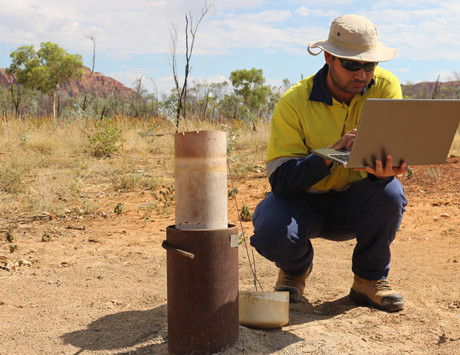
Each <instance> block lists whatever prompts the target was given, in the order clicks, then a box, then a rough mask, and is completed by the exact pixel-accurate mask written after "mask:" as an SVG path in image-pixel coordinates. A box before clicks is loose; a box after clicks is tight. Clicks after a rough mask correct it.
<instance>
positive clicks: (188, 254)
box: [163, 225, 239, 355]
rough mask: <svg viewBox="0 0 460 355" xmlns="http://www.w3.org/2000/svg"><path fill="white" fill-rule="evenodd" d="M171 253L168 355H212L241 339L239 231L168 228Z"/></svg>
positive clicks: (168, 271) (231, 227)
mask: <svg viewBox="0 0 460 355" xmlns="http://www.w3.org/2000/svg"><path fill="white" fill-rule="evenodd" d="M166 236H167V239H166V240H165V241H164V242H163V247H164V248H165V249H166V250H167V258H166V259H167V261H166V263H167V283H168V287H167V289H168V290H167V293H168V349H169V353H170V354H177V355H179V354H187V355H190V354H200V355H201V354H203V355H205V354H213V353H216V352H220V351H223V350H225V349H227V348H230V347H232V346H233V345H234V344H235V343H236V342H237V340H238V336H239V324H238V323H239V321H238V316H239V312H238V310H239V304H238V228H237V227H236V226H234V225H229V226H227V228H225V229H217V230H185V229H177V228H176V227H175V226H169V227H168V228H167V229H166Z"/></svg>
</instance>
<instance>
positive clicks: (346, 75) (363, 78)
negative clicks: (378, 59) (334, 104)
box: [326, 53, 374, 101]
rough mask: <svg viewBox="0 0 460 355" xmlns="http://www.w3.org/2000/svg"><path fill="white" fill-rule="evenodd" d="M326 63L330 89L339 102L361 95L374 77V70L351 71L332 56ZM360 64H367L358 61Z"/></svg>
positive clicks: (327, 58)
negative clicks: (344, 98)
mask: <svg viewBox="0 0 460 355" xmlns="http://www.w3.org/2000/svg"><path fill="white" fill-rule="evenodd" d="M328 54H329V53H328ZM326 62H327V63H328V64H329V80H328V86H329V87H328V88H329V89H330V90H331V94H332V96H334V97H335V98H336V99H339V100H341V99H343V97H353V96H354V95H355V94H359V93H361V92H362V91H363V90H364V89H365V88H366V87H367V86H368V85H369V83H370V81H371V80H372V77H373V76H374V70H369V71H366V70H364V68H361V69H359V70H357V71H351V70H348V69H345V68H344V67H343V65H342V63H341V62H340V60H339V58H336V57H334V56H332V55H329V56H328V57H326ZM358 63H361V64H364V63H366V62H360V61H358ZM345 101H347V100H345Z"/></svg>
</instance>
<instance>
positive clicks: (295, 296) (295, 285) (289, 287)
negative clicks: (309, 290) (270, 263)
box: [275, 264, 313, 303]
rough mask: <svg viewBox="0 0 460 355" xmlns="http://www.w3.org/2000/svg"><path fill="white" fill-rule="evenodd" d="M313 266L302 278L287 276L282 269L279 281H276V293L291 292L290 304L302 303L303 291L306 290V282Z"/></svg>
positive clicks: (311, 266)
mask: <svg viewBox="0 0 460 355" xmlns="http://www.w3.org/2000/svg"><path fill="white" fill-rule="evenodd" d="M312 268H313V264H311V265H310V267H309V268H308V270H307V271H306V272H305V273H304V274H302V275H300V276H292V275H288V274H286V273H285V272H284V271H283V269H280V271H279V274H278V281H276V286H275V291H289V302H291V303H298V302H302V296H303V291H304V290H305V281H306V280H307V277H308V275H310V273H311V269H312Z"/></svg>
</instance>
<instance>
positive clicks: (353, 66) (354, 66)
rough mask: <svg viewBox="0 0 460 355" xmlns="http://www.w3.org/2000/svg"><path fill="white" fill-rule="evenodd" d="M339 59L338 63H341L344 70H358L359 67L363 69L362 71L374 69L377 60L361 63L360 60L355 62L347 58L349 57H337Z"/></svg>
mask: <svg viewBox="0 0 460 355" xmlns="http://www.w3.org/2000/svg"><path fill="white" fill-rule="evenodd" d="M338 59H339V60H340V63H342V67H344V68H345V69H346V70H349V71H358V70H360V69H361V68H363V69H364V71H372V70H374V69H375V67H376V66H377V64H379V63H378V62H367V63H364V64H361V63H360V62H356V61H354V60H349V59H343V58H338Z"/></svg>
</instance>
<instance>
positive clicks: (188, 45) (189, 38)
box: [170, 0, 213, 132]
mask: <svg viewBox="0 0 460 355" xmlns="http://www.w3.org/2000/svg"><path fill="white" fill-rule="evenodd" d="M211 8H213V3H208V1H207V0H205V2H204V6H203V9H202V10H201V14H200V16H199V17H198V19H197V21H196V22H195V19H194V16H193V15H192V14H191V13H190V12H189V13H188V14H185V72H184V81H183V84H182V88H180V86H179V78H178V75H177V60H176V53H177V30H176V28H175V26H172V30H171V42H170V48H171V65H172V69H173V76H174V83H175V86H176V92H177V95H178V98H177V110H176V132H178V130H179V123H180V119H181V116H182V117H183V118H184V120H186V117H187V114H186V101H187V85H188V78H189V75H190V71H191V65H190V63H191V59H192V54H193V47H194V45H195V39H196V34H197V32H198V27H199V26H200V23H201V21H202V20H203V18H204V17H205V16H206V14H207V13H208V12H209V11H210V10H211Z"/></svg>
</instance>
